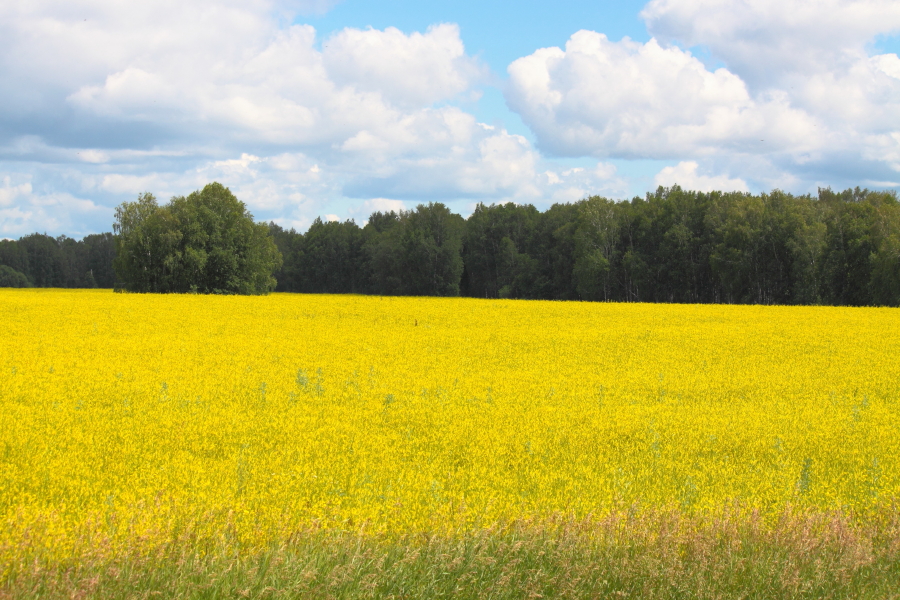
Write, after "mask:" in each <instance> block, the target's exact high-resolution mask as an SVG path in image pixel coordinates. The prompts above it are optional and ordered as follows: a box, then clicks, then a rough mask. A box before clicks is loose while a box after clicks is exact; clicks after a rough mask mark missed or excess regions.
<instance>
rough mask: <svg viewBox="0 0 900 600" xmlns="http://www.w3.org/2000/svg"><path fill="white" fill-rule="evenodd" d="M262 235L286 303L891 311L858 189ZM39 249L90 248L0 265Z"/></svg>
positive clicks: (895, 289)
mask: <svg viewBox="0 0 900 600" xmlns="http://www.w3.org/2000/svg"><path fill="white" fill-rule="evenodd" d="M102 235H104V236H108V237H106V238H103V239H106V240H109V239H111V238H113V237H114V236H111V234H102ZM268 235H269V236H270V237H271V239H272V240H273V241H274V244H275V246H276V247H277V249H278V251H279V252H280V254H281V257H282V261H281V262H280V264H276V263H277V261H275V262H272V263H271V266H272V268H274V272H273V274H274V278H275V281H277V284H276V287H275V290H276V291H284V292H303V293H356V294H382V295H422V296H430V295H435V296H456V295H462V296H472V297H479V298H530V299H554V300H591V301H625V302H683V303H712V302H715V303H752V304H831V305H854V306H865V305H889V306H897V305H900V202H898V198H897V195H896V193H895V192H874V191H869V190H865V189H860V188H856V189H849V190H845V191H843V192H834V191H832V190H831V189H820V190H819V193H818V194H817V195H815V196H812V195H803V196H794V195H791V194H787V193H784V192H781V191H778V190H775V191H773V192H771V193H764V194H756V195H754V194H748V193H740V192H731V193H724V192H709V193H703V192H696V191H688V190H683V189H681V188H680V187H678V186H673V187H670V188H664V187H660V188H658V189H657V190H656V191H655V192H653V193H648V194H647V195H646V196H645V197H635V198H633V199H631V200H628V201H621V202H615V201H612V200H609V199H607V198H603V197H599V196H593V197H590V198H587V199H585V200H582V201H580V202H576V203H573V204H555V205H553V206H551V207H550V208H549V209H547V210H546V211H539V210H538V209H536V208H535V207H534V206H531V205H516V204H512V203H509V204H501V205H489V206H488V205H484V204H479V205H478V206H477V207H476V209H475V210H474V212H473V213H472V214H471V215H470V216H469V217H468V218H467V219H464V218H463V217H461V216H460V215H457V214H454V213H453V212H451V211H450V210H449V209H448V208H447V207H446V206H444V205H443V204H440V203H429V204H420V205H419V206H417V207H416V208H414V209H412V210H409V211H399V212H393V211H391V212H375V213H373V214H372V215H371V216H370V217H369V220H368V222H367V223H366V224H365V225H364V226H363V227H360V226H359V225H357V224H356V223H355V222H354V221H352V220H349V221H344V222H328V221H322V220H321V219H316V220H315V221H314V222H313V224H312V225H311V226H310V227H309V229H308V231H306V232H305V233H299V232H297V231H295V230H293V229H290V230H285V229H283V228H282V227H280V226H278V225H276V224H275V223H270V224H269V225H268ZM36 237H40V238H41V239H42V240H44V239H46V240H49V241H50V242H54V244H55V247H57V248H58V249H59V250H58V252H59V253H60V254H61V255H62V254H66V253H67V252H68V253H71V254H72V255H74V252H73V249H74V248H76V247H79V246H78V244H82V243H84V244H87V240H88V238H85V240H82V242H74V241H72V240H69V239H68V238H59V239H57V240H54V238H48V237H47V236H37V234H35V235H33V236H27V237H26V238H22V239H21V240H19V241H18V242H0V264H4V265H9V266H10V267H11V268H13V269H17V267H16V265H15V264H12V263H10V262H7V259H6V256H7V248H9V247H13V245H15V246H19V245H21V246H22V247H23V248H31V247H33V246H35V245H36V244H35V243H34V241H33V240H32V241H27V240H29V239H31V238H36ZM88 237H89V238H93V237H96V236H88ZM23 241H24V242H25V243H24V244H23ZM91 243H95V242H93V241H92V242H91ZM4 244H5V245H4ZM29 244H31V246H29ZM85 247H87V246H85ZM111 247H112V248H113V251H114V252H115V244H112V246H111ZM63 248H66V250H63ZM29 252H31V253H32V254H34V255H35V256H37V255H36V254H35V253H34V252H32V251H31V250H25V251H24V254H26V255H27V256H28V257H29V261H32V262H27V263H21V262H20V263H18V264H19V265H23V268H22V269H17V270H19V271H20V272H21V273H23V274H24V276H26V277H27V278H28V279H29V281H31V282H32V283H33V284H34V285H56V286H59V287H77V286H80V285H81V284H80V283H78V282H79V281H83V280H84V277H85V275H84V273H85V272H87V271H90V270H91V269H92V268H93V269H94V270H93V273H94V275H93V278H94V282H95V283H96V285H101V283H100V280H99V279H98V275H97V273H98V272H100V271H99V268H98V267H88V269H87V271H85V269H84V267H83V265H87V264H88V263H86V262H81V263H78V262H77V261H72V260H69V259H67V260H69V262H66V263H65V264H67V265H69V264H71V265H73V267H72V269H74V270H71V269H70V271H71V272H73V273H81V275H77V276H73V277H72V278H69V279H53V280H52V281H53V283H47V282H48V281H50V280H49V279H47V278H43V279H40V280H38V279H37V277H35V276H34V275H33V273H35V271H29V270H28V269H33V268H34V267H32V266H31V265H32V264H34V265H38V264H44V263H43V262H41V261H42V260H43V258H37V259H31V256H32V254H29ZM81 252H82V254H84V251H83V250H82V251H81ZM43 256H44V255H43V254H42V255H41V257H43ZM66 256H69V254H66ZM106 257H107V260H108V262H107V270H106V271H102V273H104V275H102V277H107V275H108V274H109V272H110V270H111V269H110V267H109V265H110V264H111V263H112V258H110V257H109V254H107V255H106ZM273 260H274V259H273ZM91 264H93V263H91ZM41 268H43V267H41ZM79 269H80V271H79ZM70 271H66V272H67V273H68V272H70ZM41 272H43V271H41ZM79 277H81V278H82V279H81V280H79V279H78V278H79ZM112 277H113V278H114V275H113V276H112ZM188 279H189V277H188ZM61 281H65V283H63V284H60V283H59V282H61ZM103 282H104V283H106V284H107V285H106V286H105V287H109V282H110V279H108V278H105V279H103ZM73 284H74V285H73Z"/></svg>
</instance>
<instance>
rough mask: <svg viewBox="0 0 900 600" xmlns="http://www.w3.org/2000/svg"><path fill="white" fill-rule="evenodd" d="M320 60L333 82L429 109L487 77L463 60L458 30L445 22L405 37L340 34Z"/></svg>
mask: <svg viewBox="0 0 900 600" xmlns="http://www.w3.org/2000/svg"><path fill="white" fill-rule="evenodd" d="M386 56H389V57H390V60H385V57H386ZM323 58H324V65H325V68H326V69H327V70H328V73H329V75H330V76H331V78H332V79H333V80H334V81H335V82H336V83H338V84H341V85H349V86H352V87H354V88H355V89H357V90H361V91H367V92H376V93H379V94H381V95H382V96H384V97H385V98H388V99H389V100H390V101H391V102H392V103H394V104H399V105H412V106H429V105H431V104H433V103H434V102H437V101H439V100H445V99H447V98H452V97H454V96H457V95H459V94H461V93H463V92H465V91H467V90H469V89H470V88H471V86H472V85H473V84H475V83H478V82H479V81H480V80H482V79H484V78H485V77H486V75H487V70H486V68H485V67H484V66H482V65H480V64H479V63H478V62H477V61H476V60H474V59H473V58H471V57H469V56H467V55H466V53H465V48H464V47H463V43H462V40H461V39H460V37H459V27H458V26H457V25H454V24H449V23H444V24H441V25H436V26H432V27H429V28H428V31H427V32H426V33H424V34H422V33H412V34H411V35H406V34H404V33H403V32H401V31H400V30H399V29H396V28H394V27H388V28H387V29H385V30H384V31H379V30H377V29H367V30H359V29H344V30H343V31H340V32H338V33H337V34H335V35H334V36H332V37H331V38H330V39H328V40H327V41H326V42H325V43H324V47H323Z"/></svg>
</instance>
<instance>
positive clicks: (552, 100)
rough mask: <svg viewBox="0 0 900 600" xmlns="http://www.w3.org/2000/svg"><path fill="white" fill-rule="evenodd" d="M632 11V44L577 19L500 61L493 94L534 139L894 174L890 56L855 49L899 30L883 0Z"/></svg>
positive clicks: (646, 153)
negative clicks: (504, 75)
mask: <svg viewBox="0 0 900 600" xmlns="http://www.w3.org/2000/svg"><path fill="white" fill-rule="evenodd" d="M641 16H642V18H643V19H644V20H645V22H646V23H647V26H648V29H649V31H650V32H651V33H652V34H653V35H654V36H655V37H654V38H653V39H651V40H650V41H648V42H646V43H638V42H634V41H632V40H629V39H628V38H625V39H622V40H621V41H618V42H614V41H611V40H609V39H608V38H607V37H606V36H604V35H602V34H600V33H596V32H591V31H580V32H577V33H575V34H574V35H573V36H572V37H571V38H570V39H569V41H568V43H567V44H566V47H565V48H564V49H561V48H544V49H540V50H537V51H535V52H534V53H533V54H531V55H529V56H526V57H522V58H520V59H518V60H517V61H515V62H513V63H512V64H511V65H510V67H509V75H510V80H509V84H508V87H507V90H506V98H507V103H508V104H509V106H510V107H511V108H512V109H513V110H515V111H517V112H518V113H519V114H521V115H522V117H523V119H524V120H525V122H526V123H527V124H528V125H529V126H530V127H531V128H532V129H533V130H534V132H535V133H536V135H537V139H538V142H539V145H540V147H541V148H542V149H544V150H546V151H548V152H550V153H552V154H555V155H559V156H581V155H594V156H609V157H618V158H639V157H647V158H663V159H678V160H681V161H684V162H683V164H691V162H696V163H697V164H698V165H700V166H701V167H702V166H703V165H706V166H707V167H710V166H712V165H713V164H714V163H715V164H723V163H732V164H733V165H735V164H736V165H738V167H737V170H734V169H733V170H732V172H733V173H736V172H738V171H740V174H741V180H742V181H750V180H751V179H752V180H754V181H755V182H757V183H759V182H762V181H769V180H776V179H780V180H784V179H790V178H791V175H790V174H793V175H794V179H795V180H796V181H801V182H802V181H805V182H806V183H805V184H802V185H805V186H806V190H809V189H810V188H812V189H814V186H815V185H816V184H819V183H821V182H822V181H831V182H833V183H837V180H836V178H837V179H840V180H841V181H840V183H845V182H846V183H848V184H849V183H852V182H853V180H854V178H855V180H856V182H859V181H864V180H869V181H872V180H879V181H890V180H893V179H895V176H891V172H896V171H897V170H898V169H900V162H898V153H897V145H896V144H897V141H896V140H897V139H900V135H898V133H900V58H898V57H897V55H896V54H880V55H872V54H870V52H869V50H870V45H871V43H872V41H873V39H874V38H875V36H877V35H880V34H890V33H893V32H896V31H898V30H900V5H898V4H897V3H896V2H892V1H888V0H858V1H849V0H822V1H821V2H815V3H811V2H807V1H805V0H778V1H776V0H759V1H754V2H731V1H726V0H652V1H651V2H650V3H649V4H647V6H646V7H645V8H644V10H643V11H642V12H641ZM698 56H703V57H704V60H700V59H699V58H698ZM709 65H716V67H712V66H709ZM751 157H754V158H755V159H758V160H750V158H751ZM740 164H743V165H744V167H743V169H741V167H740ZM749 165H753V168H762V170H760V171H755V172H754V171H751V167H750V166H749ZM684 175H687V173H684ZM727 179H728V178H726V180H727Z"/></svg>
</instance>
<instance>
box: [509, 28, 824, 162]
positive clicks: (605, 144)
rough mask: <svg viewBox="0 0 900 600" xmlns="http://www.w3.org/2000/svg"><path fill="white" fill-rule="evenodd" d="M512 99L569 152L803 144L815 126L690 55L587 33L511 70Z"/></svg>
mask: <svg viewBox="0 0 900 600" xmlns="http://www.w3.org/2000/svg"><path fill="white" fill-rule="evenodd" d="M509 74H510V81H509V86H508V89H507V100H508V102H509V103H510V105H511V106H512V108H513V109H515V110H516V111H518V112H519V113H520V114H521V115H522V117H523V119H524V120H525V122H526V123H527V124H528V125H529V126H530V127H531V128H532V129H533V130H534V131H535V133H536V134H537V136H538V140H539V142H540V145H541V147H542V148H545V149H547V150H548V151H550V152H552V153H554V154H557V155H562V156H581V155H591V154H593V155H597V156H617V157H626V158H634V157H641V158H644V157H650V158H670V157H678V156H683V155H685V154H686V153H687V154H698V153H699V154H704V153H706V154H708V153H711V152H715V151H718V150H721V149H730V150H740V151H749V152H752V151H754V150H755V149H757V148H759V146H760V142H761V140H766V144H767V145H766V148H768V149H772V148H776V149H779V150H784V149H791V150H795V149H803V148H805V147H807V146H809V144H810V142H811V140H814V139H816V138H817V137H818V134H817V132H816V122H815V120H814V119H812V118H810V117H809V116H808V115H805V114H803V113H801V112H799V111H796V110H794V109H792V108H791V106H790V103H789V102H788V101H787V99H786V98H784V97H783V96H781V95H778V94H771V95H768V96H766V97H761V98H756V99H754V98H752V97H751V96H750V94H749V93H748V91H747V88H746V86H745V85H744V83H743V81H741V79H740V78H739V77H737V76H736V75H734V74H733V73H731V72H729V71H728V70H726V69H717V70H716V71H714V72H711V71H709V70H707V68H706V67H705V66H704V65H703V63H701V62H700V61H699V60H698V59H696V58H695V57H694V56H692V55H691V53H690V52H687V51H684V50H681V49H679V48H676V47H668V48H667V47H662V46H660V45H659V44H658V43H657V42H656V41H655V40H650V41H649V42H647V43H646V44H642V43H638V42H633V41H631V40H629V39H627V38H626V39H624V40H622V41H620V42H612V41H610V40H609V39H607V37H606V36H604V35H603V34H600V33H595V32H592V31H579V32H577V33H575V34H574V35H573V36H572V37H571V38H570V39H569V41H568V42H567V43H566V49H565V50H561V49H559V48H545V49H542V50H538V51H536V52H535V53H534V54H532V55H530V56H527V57H523V58H520V59H518V60H517V61H515V62H513V63H512V64H511V65H510V66H509Z"/></svg>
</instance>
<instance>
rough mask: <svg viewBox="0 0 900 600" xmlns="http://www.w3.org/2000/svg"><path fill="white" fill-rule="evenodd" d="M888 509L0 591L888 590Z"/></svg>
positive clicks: (52, 577)
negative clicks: (865, 514) (859, 520)
mask: <svg viewBox="0 0 900 600" xmlns="http://www.w3.org/2000/svg"><path fill="white" fill-rule="evenodd" d="M898 524H900V518H898V516H897V513H896V511H894V510H890V511H888V512H887V513H884V514H882V515H881V518H879V519H878V520H877V523H875V522H873V523H871V524H870V525H868V526H860V525H854V524H853V523H852V522H851V521H849V520H847V519H844V518H842V517H841V516H839V515H822V514H807V515H802V516H795V517H789V518H784V519H781V520H780V521H779V522H777V523H775V524H770V525H764V524H763V523H762V522H761V520H756V519H754V518H752V517H749V518H747V517H745V518H743V519H728V518H725V519H717V520H710V521H706V522H703V523H699V522H697V521H695V520H692V519H691V518H688V517H685V516H683V515H679V514H677V513H660V514H656V515H652V516H646V515H645V516H643V517H640V518H633V517H630V516H627V515H620V516H618V517H611V518H609V519H605V520H603V521H592V522H590V523H587V522H580V523H575V522H568V523H556V524H552V526H550V527H547V526H536V525H535V524H533V523H531V524H522V523H520V524H514V525H512V526H509V527H506V528H505V529H504V530H502V531H500V530H495V531H485V532H481V533H477V534H470V535H467V536H463V537H461V538H458V539H441V538H429V537H426V536H413V537H408V538H404V539H402V540H394V541H387V540H376V539H373V538H371V537H369V536H360V535H350V534H340V535H336V534H334V533H328V534H325V533H321V532H319V533H315V532H311V533H309V534H307V535H302V536H298V538H297V539H296V540H294V541H292V542H291V543H290V544H288V545H285V546H283V547H279V548H273V549H271V550H268V551H264V552H258V553H254V554H249V555H239V554H234V553H232V554H229V553H224V552H219V553H210V554H207V555H206V556H201V555H200V554H199V553H197V552H196V551H178V550H177V549H178V548H185V547H189V546H185V545H184V543H183V542H184V541H183V540H182V541H180V542H177V543H175V544H174V545H173V546H172V547H171V548H168V549H162V550H160V551H159V552H158V553H157V554H156V555H154V556H152V557H143V558H136V557H132V558H122V557H119V558H113V559H108V558H107V559H101V558H96V559H92V560H80V561H78V562H77V563H74V564H71V565H68V566H63V565H55V566H51V565H41V563H40V560H35V561H33V562H31V563H27V564H24V563H23V564H20V565H17V566H15V568H14V569H13V570H12V571H10V572H9V575H8V576H7V577H6V579H5V580H4V581H3V582H2V585H0V598H67V599H68V598H80V599H90V598H97V599H101V598H103V599H105V598H154V597H159V598H192V599H193V598H498V599H499V598H748V599H749V598H760V599H762V598H767V599H768V598H879V599H882V598H900V527H898Z"/></svg>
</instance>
